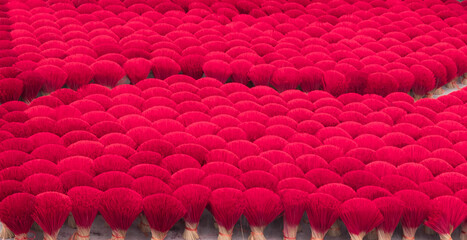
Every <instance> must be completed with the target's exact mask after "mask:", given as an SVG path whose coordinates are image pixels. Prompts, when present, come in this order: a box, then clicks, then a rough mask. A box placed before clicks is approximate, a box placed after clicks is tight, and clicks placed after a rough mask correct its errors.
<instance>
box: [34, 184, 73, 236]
mask: <svg viewBox="0 0 467 240" xmlns="http://www.w3.org/2000/svg"><path fill="white" fill-rule="evenodd" d="M70 211H71V200H70V198H69V197H68V196H66V195H64V194H62V193H57V192H44V193H41V194H39V195H37V196H36V197H35V201H34V212H33V214H32V218H33V219H34V221H35V222H36V223H37V224H38V225H39V226H40V227H41V228H42V230H44V239H46V240H56V239H57V237H58V233H59V231H60V228H61V227H62V225H63V223H65V220H66V219H67V217H68V214H69V213H70Z"/></svg>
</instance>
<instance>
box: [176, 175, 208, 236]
mask: <svg viewBox="0 0 467 240" xmlns="http://www.w3.org/2000/svg"><path fill="white" fill-rule="evenodd" d="M210 194H211V190H210V189H209V188H208V187H205V186H202V185H198V184H186V185H184V186H181V187H179V188H178V189H177V190H175V191H174V192H173V196H174V197H176V198H177V199H178V200H180V201H181V202H182V204H183V205H184V206H185V208H186V210H187V212H186V214H185V216H184V217H183V219H184V220H185V231H184V232H183V239H185V240H196V239H199V235H198V230H197V229H198V224H199V220H200V218H201V214H203V211H204V209H205V208H206V205H207V203H208V200H209V196H210Z"/></svg>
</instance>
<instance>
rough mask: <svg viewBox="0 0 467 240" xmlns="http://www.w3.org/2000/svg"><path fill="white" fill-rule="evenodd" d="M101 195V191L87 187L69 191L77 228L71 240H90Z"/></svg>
mask: <svg viewBox="0 0 467 240" xmlns="http://www.w3.org/2000/svg"><path fill="white" fill-rule="evenodd" d="M101 194H102V192H101V191H99V190H97V189H95V188H92V187H87V186H80V187H74V188H72V189H71V190H70V191H68V196H69V197H70V199H71V204H72V209H71V213H72V214H73V219H74V220H75V222H76V227H77V230H76V232H75V233H73V236H71V238H70V240H89V234H90V232H91V225H92V223H93V222H94V219H95V218H96V215H97V208H98V206H99V199H100V196H101Z"/></svg>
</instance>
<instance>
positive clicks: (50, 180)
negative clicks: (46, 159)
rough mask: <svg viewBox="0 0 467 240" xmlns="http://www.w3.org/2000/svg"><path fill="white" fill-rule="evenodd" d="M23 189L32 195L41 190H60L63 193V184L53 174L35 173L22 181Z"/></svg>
mask: <svg viewBox="0 0 467 240" xmlns="http://www.w3.org/2000/svg"><path fill="white" fill-rule="evenodd" d="M23 185H24V190H25V191H26V192H28V193H31V194H33V195H38V194H40V193H43V192H48V191H51V192H60V193H63V192H64V190H63V185H62V182H61V181H60V179H59V178H58V177H56V176H54V175H50V174H46V173H36V174H33V175H31V176H29V177H28V178H26V179H25V180H24V181H23Z"/></svg>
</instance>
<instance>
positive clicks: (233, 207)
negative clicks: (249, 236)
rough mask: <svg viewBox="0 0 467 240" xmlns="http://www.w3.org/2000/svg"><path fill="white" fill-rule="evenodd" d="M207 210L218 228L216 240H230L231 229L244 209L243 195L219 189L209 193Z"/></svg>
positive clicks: (236, 191) (228, 189)
mask: <svg viewBox="0 0 467 240" xmlns="http://www.w3.org/2000/svg"><path fill="white" fill-rule="evenodd" d="M209 209H210V211H211V213H212V215H213V216H214V219H215V220H216V223H217V225H218V226H219V236H218V237H217V239H218V240H231V239H232V234H233V229H234V226H235V224H236V223H237V222H238V220H239V219H240V217H241V216H242V214H243V211H244V209H245V200H244V197H243V193H242V192H241V191H240V190H237V189H234V188H219V189H216V190H214V191H213V192H212V193H211V197H210V199H209Z"/></svg>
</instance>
